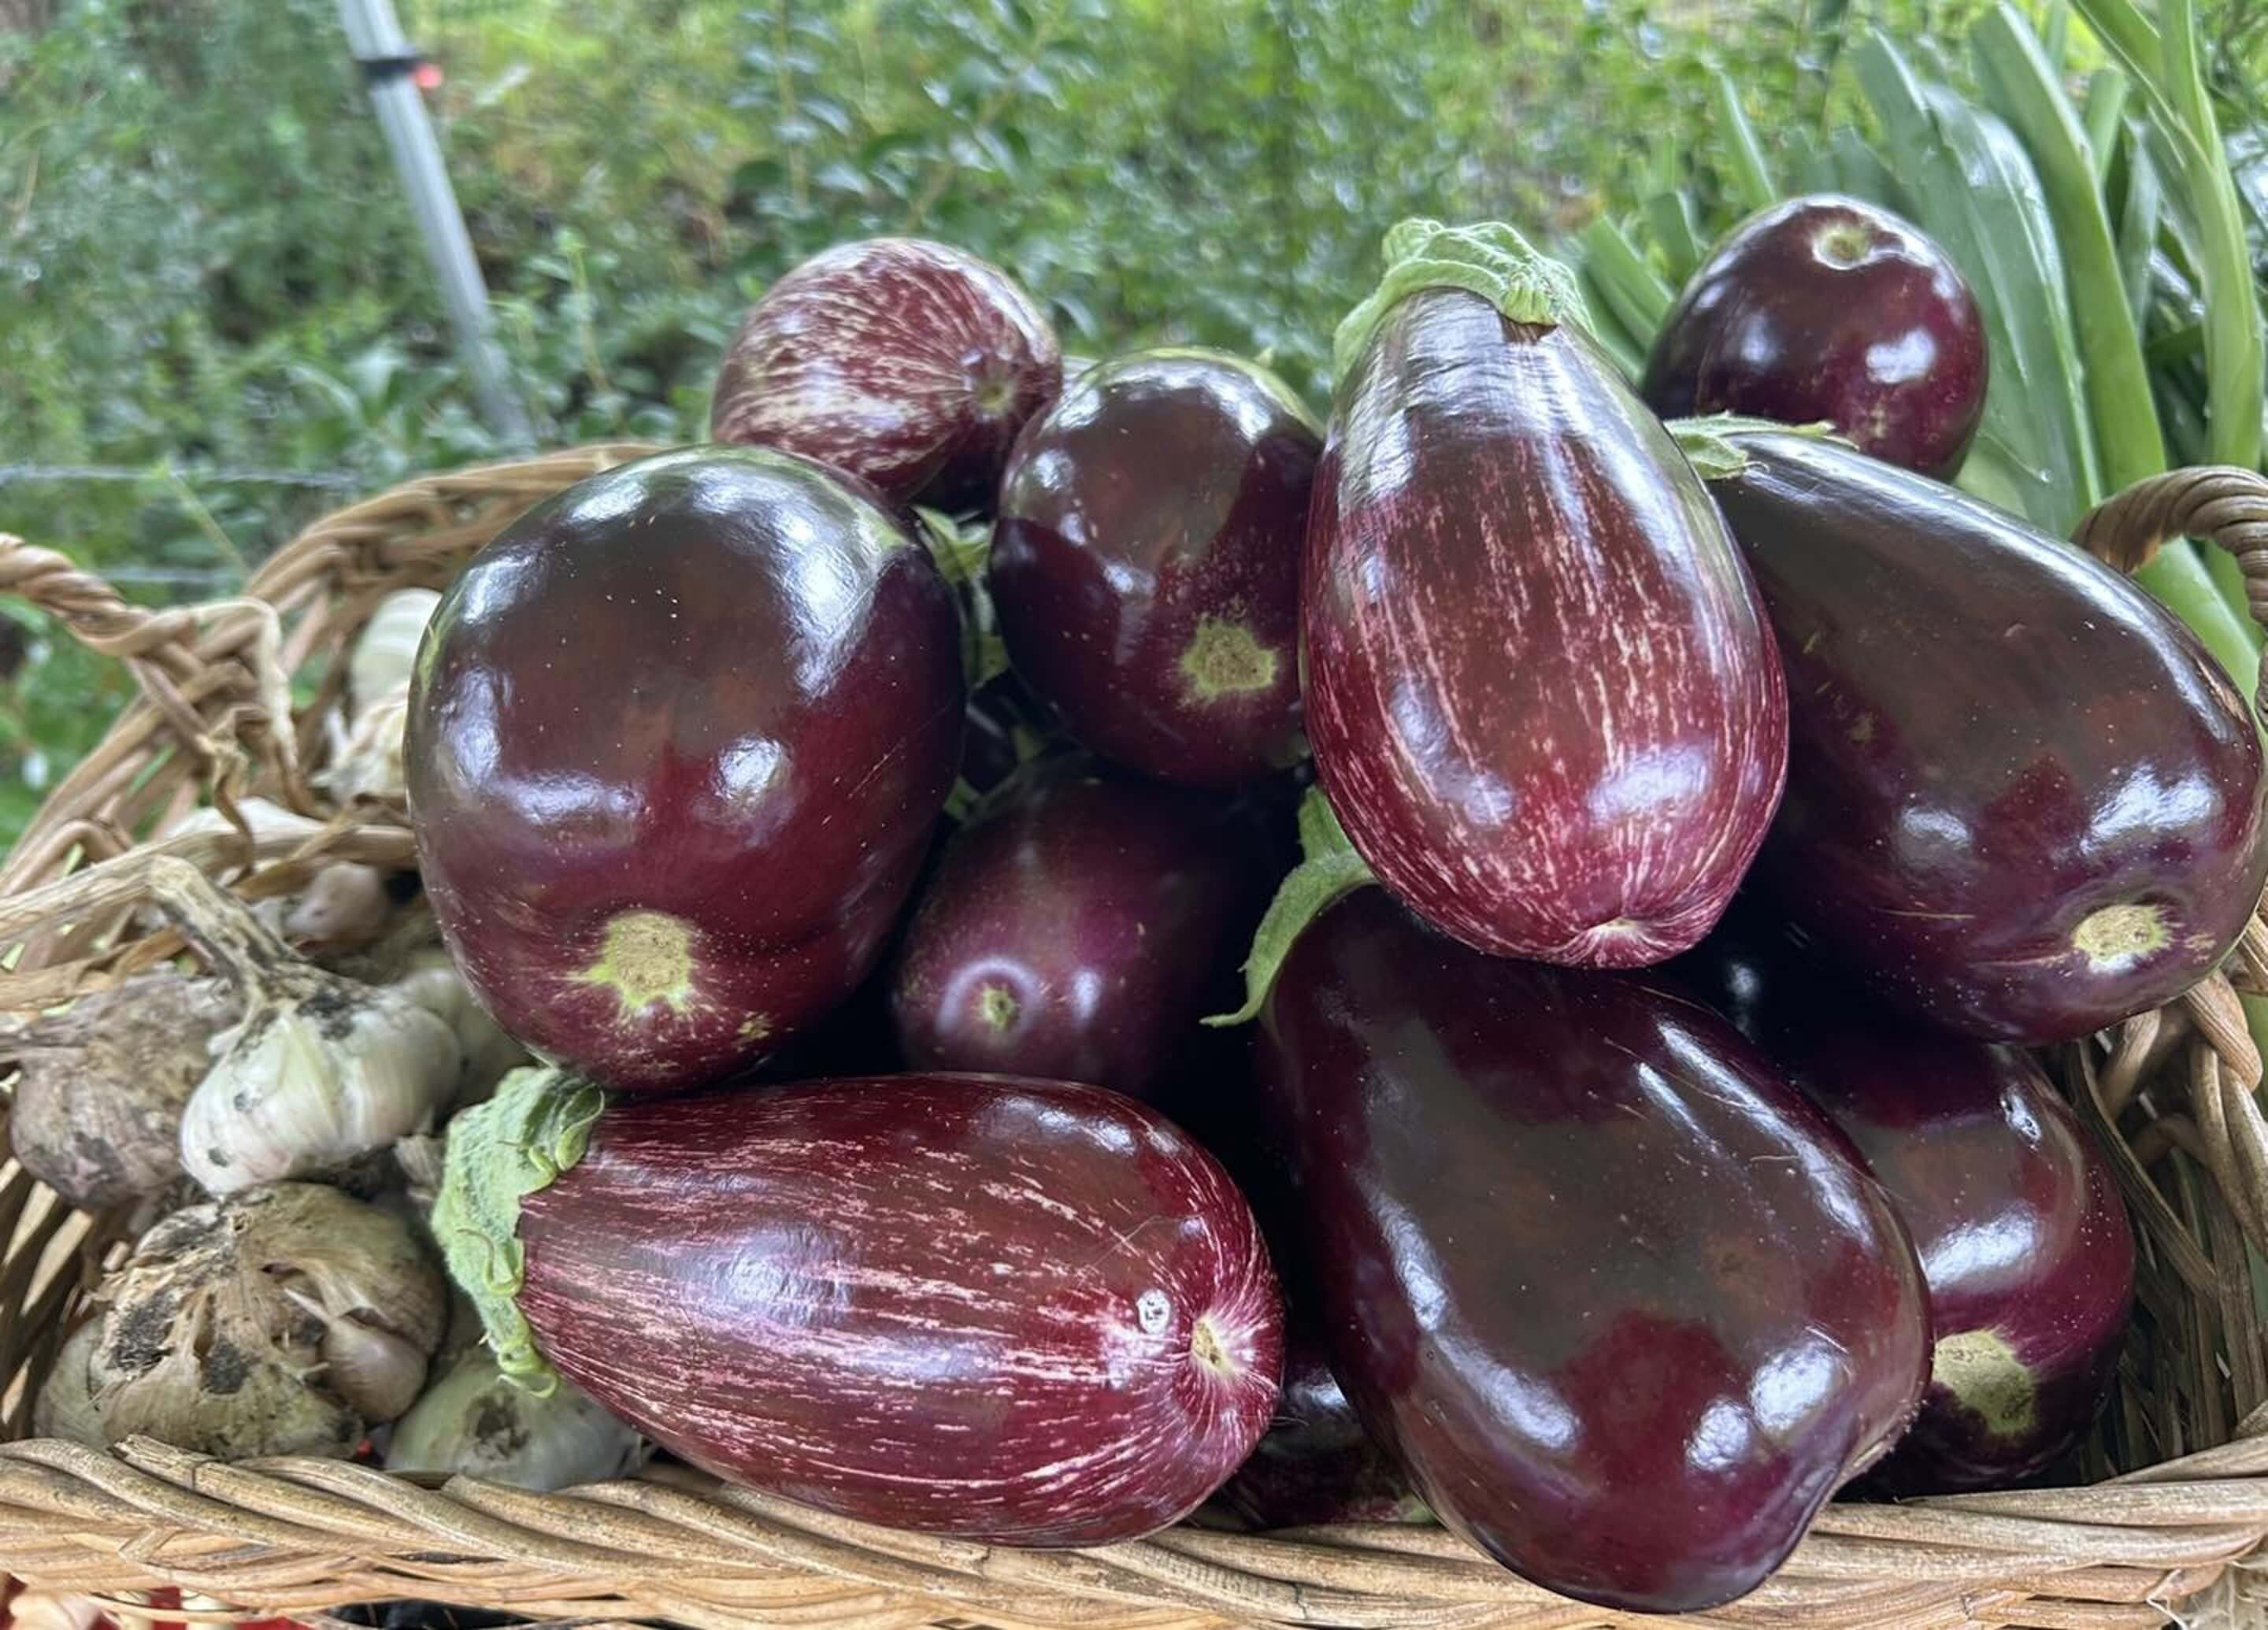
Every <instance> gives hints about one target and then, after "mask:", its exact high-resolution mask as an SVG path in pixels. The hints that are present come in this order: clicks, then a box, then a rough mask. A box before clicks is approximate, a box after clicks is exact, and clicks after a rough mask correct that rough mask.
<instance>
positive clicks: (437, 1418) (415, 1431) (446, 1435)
mask: <svg viewBox="0 0 2268 1630" xmlns="http://www.w3.org/2000/svg"><path fill="white" fill-rule="evenodd" d="M646 1450H647V1445H646V1443H645V1440H644V1439H643V1438H641V1437H640V1436H639V1435H637V1433H636V1432H634V1431H632V1430H631V1429H630V1428H629V1427H626V1426H624V1425H623V1424H622V1422H621V1421H617V1420H615V1418H614V1417H613V1416H612V1415H610V1414H608V1413H607V1412H606V1411H605V1410H603V1409H601V1408H600V1407H599V1406H598V1405H596V1404H594V1403H593V1402H592V1401H591V1400H590V1399H588V1398H586V1397H585V1396H584V1395H583V1394H582V1393H581V1392H578V1391H576V1390H575V1388H574V1387H572V1386H571V1385H569V1384H567V1383H565V1382H561V1383H560V1384H559V1385H558V1386H557V1387H556V1389H554V1390H553V1391H551V1393H550V1394H549V1396H547V1397H543V1398H538V1397H536V1396H535V1394H534V1393H533V1392H531V1391H527V1389H526V1388H525V1387H521V1386H518V1385H515V1384H513V1383H512V1382H510V1381H508V1380H506V1379H505V1378H504V1375H503V1372H502V1371H500V1370H498V1369H497V1366H496V1358H495V1355H492V1354H491V1353H490V1351H489V1349H488V1348H486V1347H478V1346H475V1347H470V1348H468V1349H467V1350H466V1351H465V1352H464V1353H462V1354H460V1355H459V1356H458V1358H457V1361H456V1362H454V1363H453V1364H452V1365H450V1367H449V1368H448V1369H447V1370H446V1372H445V1373H444V1374H443V1375H442V1376H441V1377H440V1379H439V1380H438V1381H436V1382H434V1384H432V1386H431V1388H429V1389H428V1390H427V1391H426V1393H425V1396H424V1397H423V1398H421V1399H418V1400H417V1404H416V1407H415V1408H413V1409H412V1410H410V1412H409V1413H408V1414H406V1415H404V1416H402V1417H401V1420H400V1421H397V1422H395V1423H394V1438H393V1441H392V1443H389V1444H387V1450H386V1469H387V1471H389V1472H436V1473H443V1474H446V1475H449V1476H464V1477H477V1478H480V1479H482V1480H483V1481H486V1482H491V1483H509V1484H512V1486H513V1487H519V1488H532V1489H534V1490H536V1491H537V1492H538V1493H542V1494H548V1493H550V1492H551V1491H553V1490H555V1489H561V1488H572V1487H576V1486H577V1485H578V1484H581V1483H601V1482H605V1481H607V1480H608V1479H612V1478H617V1477H621V1476H623V1475H624V1474H626V1473H628V1472H632V1471H635V1470H636V1469H637V1466H638V1465H640V1464H641V1463H643V1462H644V1458H645V1456H646Z"/></svg>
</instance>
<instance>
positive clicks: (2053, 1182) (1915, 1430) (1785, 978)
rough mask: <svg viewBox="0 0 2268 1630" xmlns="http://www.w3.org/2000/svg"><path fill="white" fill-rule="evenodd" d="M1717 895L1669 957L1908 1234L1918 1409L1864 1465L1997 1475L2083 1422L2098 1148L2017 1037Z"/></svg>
mask: <svg viewBox="0 0 2268 1630" xmlns="http://www.w3.org/2000/svg"><path fill="white" fill-rule="evenodd" d="M1776 927H1777V925H1776V924H1775V923H1774V922H1773V921H1771V915H1770V914H1769V913H1768V912H1765V911H1758V910H1750V909H1747V908H1744V907H1743V906H1742V905H1739V904H1736V905H1735V906H1734V909H1733V912H1732V913H1731V914H1730V915H1729V917H1728V919H1727V921H1726V922H1723V923H1720V924H1719V926H1718V929H1717V931H1716V932H1715V933H1714V934H1712V935H1711V936H1709V937H1708V938H1707V939H1705V940H1704V941H1703V942H1702V943H1701V944H1700V945H1699V946H1698V947H1697V948H1696V949H1695V950H1694V951H1691V952H1690V953H1689V954H1688V955H1687V956H1684V957H1682V958H1679V959H1678V961H1677V962H1676V963H1675V964H1674V965H1673V966H1672V968H1666V969H1664V970H1663V972H1664V973H1671V972H1673V971H1674V972H1675V974H1676V975H1677V977H1679V978H1680V979H1681V980H1683V981H1685V982H1686V983H1687V984H1688V985H1689V987H1690V988H1692V989H1693V990H1694V991H1695V993H1696V994H1697V995H1700V996H1701V997H1702V999H1703V1000H1705V1001H1706V1002H1710V1003H1711V1004H1712V1006H1714V1007H1716V1008H1717V1010H1719V1012H1721V1013H1723V1014H1724V1015H1725V1016H1726V1017H1727V1018H1730V1019H1731V1020H1732V1021H1733V1022H1734V1024H1737V1025H1739V1026H1740V1028H1741V1029H1742V1032H1743V1033H1744V1034H1746V1035H1748V1036H1749V1038H1750V1039H1753V1040H1754V1041H1756V1044H1757V1045H1758V1046H1761V1047H1763V1048H1764V1051H1765V1052H1766V1053H1767V1054H1770V1055H1771V1058H1772V1059H1773V1061H1775V1062H1777V1063H1778V1064H1780V1065H1781V1066H1782V1067H1784V1068H1786V1069H1787V1070H1788V1072H1789V1074H1790V1076H1791V1078H1792V1079H1793V1081H1794V1082H1795V1084H1796V1085H1797V1086H1798V1087H1799V1088H1800V1089H1801V1090H1802V1092H1803V1094H1804V1096H1805V1097H1807V1098H1809V1099H1810V1100H1811V1101H1812V1102H1813V1103H1815V1104H1816V1105H1819V1106H1820V1107H1821V1108H1822V1109H1823V1110H1825V1111H1826V1112H1828V1114H1829V1115H1830V1116H1831V1117H1833V1119H1834V1120H1835V1124H1836V1125H1837V1126H1838V1127H1842V1128H1843V1130H1844V1132H1845V1134H1848V1135H1849V1137H1850V1139H1851V1141H1852V1143H1854V1144H1856V1145H1857V1146H1858V1149H1859V1154H1860V1155H1861V1156H1864V1158H1865V1159H1866V1162H1867V1168H1868V1169H1869V1170H1870V1171H1873V1172H1874V1176H1875V1178H1877V1179H1878V1180H1879V1181H1880V1182H1881V1185H1882V1187H1883V1188H1884V1190H1885V1191H1886V1192H1888V1193H1889V1197H1890V1203H1891V1204H1892V1205H1894V1206H1896V1208H1897V1213H1898V1218H1899V1220H1900V1221H1901V1222H1903V1223H1904V1224H1905V1225H1906V1231H1907V1232H1908V1233H1910V1234H1911V1235H1912V1236H1913V1242H1914V1252H1915V1254H1916V1255H1917V1256H1918V1258H1919V1259H1920V1261H1921V1271H1922V1279H1923V1281H1924V1283H1925V1284H1926V1287H1927V1289H1928V1291H1929V1313H1930V1326H1931V1329H1932V1331H1933V1333H1934V1338H1935V1345H1934V1347H1933V1358H1932V1362H1931V1375H1930V1387H1929V1392H1928V1395H1927V1396H1926V1398H1925V1399H1923V1401H1922V1410H1921V1414H1920V1416H1919V1417H1918V1419H1917V1420H1916V1421H1914V1424H1913V1427H1912V1428H1911V1430H1910V1431H1908V1432H1907V1433H1906V1435H1905V1436H1904V1438H1902V1439H1901V1440H1900V1441H1899V1443H1898V1446H1897V1448H1896V1450H1895V1451H1893V1452H1892V1454H1891V1455H1890V1457H1889V1458H1888V1459H1887V1460H1885V1461H1883V1462H1882V1464H1881V1465H1880V1466H1878V1467H1877V1468H1876V1469H1875V1471H1874V1475H1873V1478H1872V1479H1870V1480H1871V1481H1872V1482H1873V1483H1874V1485H1876V1486H1878V1487H1884V1488H1889V1489H1892V1490H1895V1491H1896V1492H1897V1493H1900V1494H1947V1493H1954V1492H1958V1491H1961V1490H1965V1489H1975V1488H1993V1487H2005V1486H2007V1485H2009V1484H2013V1483H2016V1482H2019V1481H2021V1479H2025V1478H2028V1477H2031V1476H2034V1475H2036V1474H2037V1473H2039V1472H2043V1471H2046V1470H2048V1469H2049V1468H2050V1467H2051V1466H2052V1465H2054V1464H2055V1463H2056V1462H2057V1461H2058V1459H2059V1458H2060V1457H2063V1456H2064V1455H2065V1454H2066V1453H2067V1452H2068V1451H2069V1450H2071V1448H2072V1446H2073V1443H2076V1442H2077V1441H2078V1440H2079V1438H2080V1435H2081V1434H2083V1433H2084V1432H2085V1431H2086V1430H2087V1428H2088V1427H2089V1426H2090V1425H2092V1424H2093V1423H2094V1421H2095V1415H2096V1413H2098V1412H2099V1411H2100V1410H2101V1408H2102V1402H2103V1399H2104V1398H2105V1396H2106V1395H2107V1394H2108V1392H2109V1391H2110V1381H2111V1377H2112V1376H2113V1374H2114V1373H2115V1372H2116V1370H2117V1363H2118V1353H2119V1348H2120V1346H2121V1345H2122V1343H2123V1341H2124V1337H2125V1333H2126V1324H2127V1313H2128V1311H2129V1308H2130V1305H2131V1303H2132V1297H2133V1290H2134V1234H2133V1230H2132V1227H2131V1226H2130V1225H2129V1224H2128V1223H2127V1221H2126V1208H2125V1207H2124V1205H2123V1204H2122V1203H2121V1201H2120V1200H2119V1197H2118V1179H2117V1175H2116V1174H2115V1173H2114V1172H2113V1171H2111V1169H2110V1161H2109V1159H2107V1158H2106V1157H2105V1156H2104V1155H2103V1153H2102V1149H2101V1148H2100V1146H2098V1145H2097V1144H2096V1142H2095V1140H2094V1139H2093V1138H2092V1137H2090V1136H2088V1134H2087V1132H2086V1130H2085V1128H2083V1127H2080V1124H2079V1119H2078V1117H2077V1116H2075V1115H2073V1113H2072V1112H2071V1108H2070V1106H2069V1105H2066V1103H2065V1102H2064V1101H2063V1100H2062V1099H2061V1098H2058V1097H2057V1096H2056V1093H2055V1090H2054V1089H2053V1088H2052V1087H2051V1086H2050V1085H2049V1084H2048V1082H2047V1078H2046V1077H2045V1076H2043V1075H2042V1074H2041V1072H2040V1067H2039V1065H2038V1064H2037V1063H2036V1062H2035V1061H2034V1060H2033V1058H2032V1056H2031V1054H2029V1053H2026V1052H2025V1051H2024V1050H2023V1049H2022V1048H2021V1047H2012V1046H2004V1045H1999V1044H1996V1043H1992V1042H1986V1041H1977V1040H1975V1039H1971V1038H1970V1037H1966V1036H1956V1035H1954V1034H1952V1033H1951V1032H1948V1031H1942V1030H1940V1029H1938V1028H1937V1027H1935V1026H1934V1025H1932V1024H1921V1023H1918V1022H1916V1021H1914V1020H1911V1019H1907V1018H1903V1017H1896V1016H1894V1015H1892V1014H1889V1013H1888V1012H1886V1011H1885V1010H1882V1009H1881V1008H1880V1007H1879V1006H1877V1005H1876V1004H1875V1003H1874V1002H1869V1001H1868V1000H1867V998H1866V996H1865V995H1863V994H1862V993H1860V992H1859V991H1856V990H1852V989H1851V988H1848V987H1847V986H1845V985H1843V984H1841V983H1840V982H1839V981H1837V980H1834V979H1832V978H1831V977H1828V976H1825V975H1823V974H1822V973H1820V972H1819V970H1818V969H1817V968H1816V967H1815V966H1814V964H1813V959H1812V958H1808V957H1807V956H1806V955H1805V954H1804V952H1803V951H1802V949H1801V947H1800V945H1798V944H1797V943H1794V942H1793V939H1792V938H1791V937H1790V936H1787V935H1786V934H1785V933H1783V932H1777V931H1775V929H1776Z"/></svg>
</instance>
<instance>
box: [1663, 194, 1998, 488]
mask: <svg viewBox="0 0 2268 1630" xmlns="http://www.w3.org/2000/svg"><path fill="white" fill-rule="evenodd" d="M1990 374H1991V364H1990V353H1989V351H1988V349H1987V347H1986V344H1985V316H1984V313H1983V312H1982V311H1980V310H1979V309H1978V307H1977V297H1976V295H1975V294H1974V293H1973V292H1971V291H1970V287H1969V284H1968V283H1967V281H1966V280H1964V279H1963V278H1962V275H1961V269H1960V268H1958V267H1956V266H1955V265H1954V263H1953V261H1952V259H1951V257H1949V256H1948V255H1947V253H1945V251H1944V250H1942V249H1940V247H1938V246H1937V245H1936V243H1935V242H1933V240H1932V239H1929V238H1927V237H1926V236H1924V235H1923V233H1922V232H1921V231H1920V230H1919V229H1918V228H1917V227H1914V226H1912V225H1911V224H1908V223H1906V222H1904V221H1902V220H1900V219H1899V218H1898V217H1896V216H1895V215H1892V214H1890V213H1889V211H1888V210H1886V209H1881V208H1879V207H1877V206H1876V205H1874V204H1871V203H1867V202H1862V201H1861V200H1859V199H1856V198H1846V197H1843V196H1841V195H1837V194H1833V193H1819V194H1813V195H1808V196H1806V197H1802V198H1791V199H1788V200H1786V202H1781V203H1777V204H1773V205H1771V207H1770V208H1768V209H1762V210H1759V211H1758V212H1757V213H1756V214H1755V215H1752V216H1750V217H1749V218H1748V219H1747V220H1745V221H1743V222H1742V223H1741V224H1739V225H1738V226H1736V227H1734V229H1733V231H1732V232H1731V233H1730V235H1728V236H1727V238H1726V239H1725V241H1724V242H1723V243H1721V244H1719V246H1717V247H1716V249H1715V250H1713V251H1712V253H1710V256H1709V258H1708V259H1707V260H1706V261H1704V262H1702V265H1701V268H1700V269H1699V270H1698V271H1697V272H1695V273H1694V274H1693V277H1692V281H1691V282H1690V283H1687V284H1686V285H1685V290H1684V292H1683V294H1681V295H1680V296H1679V297H1678V299H1677V304H1676V305H1674V306H1672V307H1671V308H1670V312H1669V315H1668V317H1667V318H1666V319H1663V321H1662V325H1661V328H1660V330H1659V331H1657V333H1656V334H1655V335H1654V341H1653V350H1652V351H1651V352H1650V353H1649V354H1648V356H1647V357H1646V373H1645V377H1644V378H1642V379H1641V380H1640V382H1639V385H1638V393H1639V394H1640V395H1642V396H1644V397H1645V398H1646V405H1647V406H1648V407H1650V408H1653V410H1654V411H1655V412H1656V413H1658V414H1660V415H1661V416H1662V417H1663V418H1665V419H1669V418H1682V417H1685V416H1688V415H1697V414H1713V413H1733V414H1742V415H1749V416H1751V417H1754V418H1758V419H1777V420H1778V421H1780V422H1782V423H1786V424H1808V423H1813V422H1820V421H1824V422H1826V423H1828V424H1830V425H1831V426H1833V427H1834V429H1835V430H1837V432H1838V433H1839V434H1841V435H1842V436H1843V437H1845V439H1847V440H1849V441H1850V442H1852V443H1853V444H1855V445H1857V446H1858V447H1859V449H1860V450H1861V451H1862V452H1868V453H1871V454H1873V455H1874V457H1875V458H1877V459H1886V460H1888V461H1889V463H1892V464H1897V465H1903V466H1905V467H1906V468H1907V469H1910V470H1918V471H1920V472H1922V473H1923V474H1927V475H1935V476H1939V477H1940V478H1942V479H1945V480H1948V481H1950V480H1951V479H1952V477H1953V474H1954V472H1955V471H1956V470H1958V469H1959V468H1960V467H1961V461H1962V459H1963V458H1965V457H1966V456H1967V454H1968V452H1969V444H1970V442H1971V441H1972V440H1974V439H1975V438H1976V435H1977V426H1978V424H1980V423H1981V422H1983V420H1984V417H1985V385H1986V383H1987V381H1988V379H1989V378H1990Z"/></svg>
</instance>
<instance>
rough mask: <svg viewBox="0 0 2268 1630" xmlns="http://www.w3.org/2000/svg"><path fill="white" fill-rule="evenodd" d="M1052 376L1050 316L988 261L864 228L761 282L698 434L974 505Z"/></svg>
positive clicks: (884, 486)
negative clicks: (865, 232) (857, 236)
mask: <svg viewBox="0 0 2268 1630" xmlns="http://www.w3.org/2000/svg"><path fill="white" fill-rule="evenodd" d="M1062 377H1063V361H1062V356H1061V354H1060V353H1059V352H1058V351H1057V347H1056V336H1055V331H1054V330H1053V329H1052V328H1050V327H1049V326H1048V319H1047V317H1046V315H1045V314H1044V313H1043V312H1041V311H1040V309H1039V307H1037V306H1036V305H1033V303H1032V298H1031V297H1030V296H1029V295H1027V294H1026V293H1025V292H1024V291H1023V290H1021V289H1020V288H1018V287H1017V286H1016V284H1015V283H1014V281H1013V279H1011V278H1010V277H1009V276H1008V275H1007V274H1006V273H1005V272H1003V271H1002V270H1001V269H1000V268H998V267H997V266H994V265H992V264H990V262H988V261H980V260H978V259H977V258H976V256H975V255H973V254H968V253H963V252H962V251H961V250H959V249H954V248H950V247H948V246H946V245H944V244H939V243H930V242H928V241H926V240H924V239H919V238H870V239H865V240H864V241H862V242H858V243H849V244H840V245H837V246H836V247H834V248H832V249H829V250H828V251H827V252H826V253H823V254H819V255H814V256H813V257H812V258H811V259H810V260H808V261H805V262H804V263H803V264H802V265H800V266H799V267H797V268H795V269H794V270H793V271H792V272H790V273H788V275H786V276H784V277H783V278H781V279H780V280H779V281H778V282H777V283H774V284H773V285H772V286H771V287H770V289H769V290H766V291H765V293H764V297H763V298H762V299H761V300H759V301H757V302H756V304H755V306H754V307H753V308H752V309H751V310H750V311H749V312H748V314H747V317H746V318H745V319H743V320H742V322H741V324H740V333H739V334H738V335H737V336H735V337H734V339H733V343H732V346H731V348H730V349H728V350H727V351H726V352H725V366H724V370H723V371H722V372H720V373H719V374H718V378H717V391H716V395H715V398H714V400H712V402H711V407H710V414H709V430H710V434H711V435H712V436H713V437H716V439H717V440H718V441H720V442H733V443H739V444H746V445H751V446H762V447H779V448H784V449H785V450H786V451H787V452H797V453H802V454H803V455H805V456H806V458H812V459H818V460H819V461H820V462H821V463H822V464H828V465H832V466H835V467H836V469H839V470H847V471H849V472H850V473H851V474H853V475H859V476H864V477H865V479H866V480H868V481H872V482H873V484H874V485H875V486H876V487H878V488H880V489H881V490H882V491H883V492H884V493H885V494H887V496H890V497H892V498H895V499H899V500H901V501H909V500H912V499H915V498H919V499H921V500H922V501H923V502H924V503H932V504H936V505H939V507H944V508H950V507H953V506H955V505H962V504H970V503H974V504H977V505H979V506H984V505H989V503H990V500H991V497H992V491H993V488H994V486H995V484H996V483H997V482H998V481H999V479H1000V466H1001V465H1002V464H1003V463H1004V462H1005V460H1006V459H1007V456H1008V449H1009V447H1010V445H1011V444H1013V442H1014V441H1015V438H1016V432H1017V431H1018V430H1021V429H1022V428H1023V425H1024V422H1025V421H1026V420H1027V419H1028V418H1030V417H1031V416H1032V415H1033V414H1035V413H1036V412H1038V411H1039V409H1041V408H1043V407H1045V406H1046V405H1047V404H1048V402H1049V400H1052V399H1053V398H1054V396H1055V393H1056V392H1057V389H1058V388H1059V387H1060V385H1061V384H1062Z"/></svg>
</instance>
